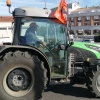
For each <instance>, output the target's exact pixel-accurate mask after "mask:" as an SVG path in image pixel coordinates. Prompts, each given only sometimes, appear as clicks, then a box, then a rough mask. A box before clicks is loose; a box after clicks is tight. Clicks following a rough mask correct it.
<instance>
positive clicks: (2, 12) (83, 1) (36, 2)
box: [0, 0, 100, 16]
mask: <svg viewBox="0 0 100 100" xmlns="http://www.w3.org/2000/svg"><path fill="white" fill-rule="evenodd" d="M10 1H11V11H13V10H14V8H17V7H23V6H33V7H38V8H44V7H45V1H46V6H47V8H48V9H50V8H53V7H57V6H58V5H59V2H60V0H10ZM75 1H76V2H79V4H80V6H81V7H86V5H87V6H88V7H91V6H98V5H99V4H100V0H67V1H66V2H67V3H72V2H75ZM0 16H10V14H9V12H8V7H7V6H6V0H0Z"/></svg>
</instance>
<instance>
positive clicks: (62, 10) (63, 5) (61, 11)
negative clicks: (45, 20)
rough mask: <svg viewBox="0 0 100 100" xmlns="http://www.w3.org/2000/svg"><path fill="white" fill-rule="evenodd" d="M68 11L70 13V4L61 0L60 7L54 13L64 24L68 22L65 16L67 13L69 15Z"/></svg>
mask: <svg viewBox="0 0 100 100" xmlns="http://www.w3.org/2000/svg"><path fill="white" fill-rule="evenodd" d="M67 13H68V6H67V4H66V1H65V0H61V1H60V4H59V6H58V8H57V9H56V11H55V13H54V16H55V17H56V18H57V19H58V20H60V21H61V22H62V23H63V24H66V21H67V19H66V17H65V14H66V15H67Z"/></svg>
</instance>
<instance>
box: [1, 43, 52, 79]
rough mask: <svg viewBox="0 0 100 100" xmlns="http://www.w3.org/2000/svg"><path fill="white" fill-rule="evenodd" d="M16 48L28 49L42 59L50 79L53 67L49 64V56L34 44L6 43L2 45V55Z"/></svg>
mask: <svg viewBox="0 0 100 100" xmlns="http://www.w3.org/2000/svg"><path fill="white" fill-rule="evenodd" d="M16 50H21V51H23V52H24V51H28V52H31V53H32V54H33V55H36V56H38V57H39V59H40V60H41V61H43V62H44V67H45V68H46V69H47V76H48V78H49V81H50V80H51V79H50V76H51V75H50V73H51V69H50V66H49V65H50V64H49V60H48V58H47V56H46V55H45V54H44V53H42V52H41V51H40V50H39V49H37V48H35V47H33V46H21V45H4V46H0V56H3V55H5V53H7V52H9V51H13V52H14V51H16Z"/></svg>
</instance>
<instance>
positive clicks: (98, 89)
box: [86, 66, 100, 97]
mask: <svg viewBox="0 0 100 100" xmlns="http://www.w3.org/2000/svg"><path fill="white" fill-rule="evenodd" d="M86 86H87V87H88V90H89V91H90V92H91V93H92V95H93V96H95V97H100V67H99V66H97V67H95V68H90V69H89V71H88V72H87V73H86Z"/></svg>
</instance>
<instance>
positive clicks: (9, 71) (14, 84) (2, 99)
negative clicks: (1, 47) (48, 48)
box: [0, 51, 44, 100]
mask: <svg viewBox="0 0 100 100" xmlns="http://www.w3.org/2000/svg"><path fill="white" fill-rule="evenodd" d="M1 59H2V62H1V63H0V100H38V98H39V97H40V96H41V94H42V91H43V88H44V66H43V63H42V62H41V61H40V60H39V59H38V58H37V57H36V56H31V54H29V53H28V52H21V51H16V52H14V53H13V52H8V53H7V54H6V55H5V56H4V57H2V58H1Z"/></svg>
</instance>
